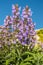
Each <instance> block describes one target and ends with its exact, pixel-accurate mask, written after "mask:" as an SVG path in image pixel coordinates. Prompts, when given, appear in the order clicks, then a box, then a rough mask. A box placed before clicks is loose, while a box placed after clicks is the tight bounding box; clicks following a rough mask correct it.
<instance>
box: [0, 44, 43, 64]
mask: <svg viewBox="0 0 43 65" xmlns="http://www.w3.org/2000/svg"><path fill="white" fill-rule="evenodd" d="M0 65H43V49H42V48H41V47H37V48H35V46H34V47H33V48H32V49H31V48H30V46H28V45H21V44H19V43H17V44H11V45H4V46H2V47H1V48H0Z"/></svg>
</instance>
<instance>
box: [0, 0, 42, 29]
mask: <svg viewBox="0 0 43 65" xmlns="http://www.w3.org/2000/svg"><path fill="white" fill-rule="evenodd" d="M12 4H18V5H19V6H21V7H22V8H23V7H25V6H26V5H28V6H29V7H30V8H31V9H32V12H33V15H32V19H33V21H34V22H35V23H36V26H35V28H36V29H39V28H43V0H0V25H3V24H4V19H5V17H6V15H12Z"/></svg>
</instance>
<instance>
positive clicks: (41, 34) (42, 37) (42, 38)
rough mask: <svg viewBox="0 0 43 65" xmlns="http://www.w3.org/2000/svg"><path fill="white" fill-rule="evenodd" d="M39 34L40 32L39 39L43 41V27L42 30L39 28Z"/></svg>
mask: <svg viewBox="0 0 43 65" xmlns="http://www.w3.org/2000/svg"><path fill="white" fill-rule="evenodd" d="M37 34H38V36H39V38H40V39H39V40H40V41H41V42H43V28H42V29H40V30H38V31H37Z"/></svg>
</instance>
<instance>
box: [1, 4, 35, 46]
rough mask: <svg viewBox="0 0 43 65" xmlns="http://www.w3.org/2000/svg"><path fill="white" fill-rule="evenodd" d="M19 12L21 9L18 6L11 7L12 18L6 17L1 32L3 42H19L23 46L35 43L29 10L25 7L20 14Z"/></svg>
mask: <svg viewBox="0 0 43 65" xmlns="http://www.w3.org/2000/svg"><path fill="white" fill-rule="evenodd" d="M20 11H21V7H19V6H18V4H16V5H12V16H6V18H5V20H4V28H3V30H2V31H3V33H4V34H3V36H4V37H5V41H7V43H10V42H12V43H16V41H19V42H20V43H21V44H23V45H25V44H28V45H29V44H30V43H35V40H36V39H35V37H34V36H35V35H36V32H35V30H34V23H33V22H32V18H31V16H32V12H31V9H30V8H29V7H28V6H26V7H25V8H23V10H22V13H20ZM5 41H4V42H5ZM9 41H10V42H9Z"/></svg>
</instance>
